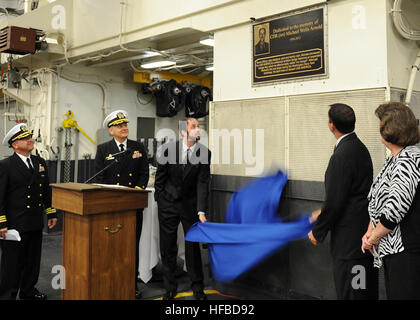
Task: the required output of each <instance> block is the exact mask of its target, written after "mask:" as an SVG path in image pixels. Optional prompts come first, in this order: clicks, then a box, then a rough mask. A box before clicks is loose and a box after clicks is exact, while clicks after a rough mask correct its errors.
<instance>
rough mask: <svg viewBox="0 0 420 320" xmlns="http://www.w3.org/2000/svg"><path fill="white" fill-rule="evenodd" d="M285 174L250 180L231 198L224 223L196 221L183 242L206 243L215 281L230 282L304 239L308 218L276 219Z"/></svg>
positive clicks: (308, 223) (285, 177)
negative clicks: (291, 243)
mask: <svg viewBox="0 0 420 320" xmlns="http://www.w3.org/2000/svg"><path fill="white" fill-rule="evenodd" d="M286 182H287V175H285V174H284V173H282V172H281V171H279V172H277V174H275V175H271V176H267V177H263V178H257V179H254V180H253V181H252V182H251V183H249V184H247V185H246V186H244V187H243V188H241V189H239V190H238V191H237V192H235V193H234V194H233V195H232V198H231V200H230V202H229V205H228V209H227V212H226V223H213V222H205V223H201V222H197V223H195V224H194V225H193V226H192V227H191V228H190V230H189V231H188V233H187V235H186V237H185V240H187V241H192V242H206V243H208V244H209V256H210V265H211V268H212V271H213V275H214V277H215V279H216V280H217V281H218V282H226V281H231V280H233V279H235V278H236V277H238V276H239V275H241V274H242V273H243V272H245V271H247V270H249V269H250V268H252V267H253V266H255V265H256V264H257V263H259V262H260V261H262V260H264V259H265V258H267V257H268V256H270V255H272V254H273V253H274V252H275V251H277V250H278V249H279V248H281V247H282V246H284V245H285V244H287V243H288V242H290V241H293V240H297V239H301V238H304V237H306V236H307V234H308V233H309V231H310V230H311V229H312V225H311V223H310V222H309V215H303V216H302V217H300V218H299V219H297V220H296V221H293V222H282V220H281V218H280V217H278V216H277V208H278V205H279V202H280V197H281V192H282V190H283V188H284V186H285V184H286Z"/></svg>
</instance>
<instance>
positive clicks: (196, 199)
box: [155, 118, 211, 300]
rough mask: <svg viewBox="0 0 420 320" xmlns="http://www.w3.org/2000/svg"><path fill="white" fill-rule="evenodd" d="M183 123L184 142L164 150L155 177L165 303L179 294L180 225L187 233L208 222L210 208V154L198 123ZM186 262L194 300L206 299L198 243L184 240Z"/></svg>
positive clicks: (171, 145) (194, 121)
mask: <svg viewBox="0 0 420 320" xmlns="http://www.w3.org/2000/svg"><path fill="white" fill-rule="evenodd" d="M182 124H183V125H181V130H180V132H181V134H182V136H183V139H182V140H181V141H178V142H169V143H167V144H165V145H163V146H162V147H161V148H162V149H161V150H160V154H159V156H158V159H157V162H158V169H157V172H156V178H155V199H156V201H157V203H158V217H159V231H160V232H159V234H160V252H161V257H162V265H163V280H164V286H165V289H166V294H165V295H164V299H165V300H169V299H173V298H174V297H175V296H176V291H177V283H176V279H175V270H176V260H177V229H178V225H179V222H181V223H182V226H183V229H184V233H185V234H186V233H187V232H188V230H189V229H190V227H191V226H192V225H193V224H194V223H195V222H198V221H201V222H205V221H206V213H207V209H208V196H209V183H210V156H211V154H210V151H209V150H208V149H207V148H206V147H205V146H204V145H202V144H200V143H198V142H197V141H198V140H199V138H200V131H199V124H198V121H197V120H196V119H193V118H188V119H187V121H186V122H185V121H184V122H183V123H182ZM182 126H184V127H182ZM185 260H186V265H187V272H188V275H189V277H190V279H191V289H192V290H193V292H194V297H195V299H197V300H206V299H207V297H206V295H205V294H204V292H203V289H204V283H203V280H204V277H203V268H202V262H201V253H200V247H199V244H198V243H195V242H189V241H185Z"/></svg>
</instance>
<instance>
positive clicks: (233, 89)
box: [214, 0, 388, 101]
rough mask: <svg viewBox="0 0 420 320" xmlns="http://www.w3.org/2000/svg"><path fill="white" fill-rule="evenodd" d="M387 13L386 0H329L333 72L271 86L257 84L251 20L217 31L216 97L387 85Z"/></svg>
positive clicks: (329, 60) (329, 55)
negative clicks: (310, 78)
mask: <svg viewBox="0 0 420 320" xmlns="http://www.w3.org/2000/svg"><path fill="white" fill-rule="evenodd" d="M274 13H275V12H272V14H274ZM279 13H280V12H279ZM386 15H387V13H386V2H385V1H383V0H364V1H360V0H358V1H356V0H347V1H330V2H328V5H327V25H326V28H327V30H328V32H327V43H326V46H325V50H326V52H327V59H326V60H327V63H328V69H329V71H328V72H329V76H328V77H327V78H325V79H315V80H314V79H313V80H303V81H302V80H295V81H293V82H290V81H289V82H281V83H278V84H276V85H270V86H259V87H252V56H251V55H252V49H251V48H252V47H251V46H252V45H251V43H252V32H251V28H252V25H251V23H250V24H247V25H240V26H237V27H233V28H227V29H224V30H221V31H216V32H215V35H214V38H215V49H214V66H215V71H214V100H215V101H217V100H219V101H225V100H235V99H249V98H265V97H273V96H288V95H300V94H309V93H320V92H332V91H342V90H356V89H367V88H378V87H386V86H387V84H388V79H387V72H388V71H387V28H386V26H387V17H386Z"/></svg>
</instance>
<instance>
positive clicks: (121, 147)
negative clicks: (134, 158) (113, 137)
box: [120, 143, 124, 151]
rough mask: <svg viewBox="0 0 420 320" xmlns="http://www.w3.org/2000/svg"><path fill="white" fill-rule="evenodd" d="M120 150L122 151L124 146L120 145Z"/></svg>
mask: <svg viewBox="0 0 420 320" xmlns="http://www.w3.org/2000/svg"><path fill="white" fill-rule="evenodd" d="M120 149H121V151H124V144H122V143H121V144H120Z"/></svg>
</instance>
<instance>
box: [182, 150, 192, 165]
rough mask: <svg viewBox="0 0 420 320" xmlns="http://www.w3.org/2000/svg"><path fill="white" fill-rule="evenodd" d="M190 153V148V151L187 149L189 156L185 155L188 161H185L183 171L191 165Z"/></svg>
mask: <svg viewBox="0 0 420 320" xmlns="http://www.w3.org/2000/svg"><path fill="white" fill-rule="evenodd" d="M190 151H191V149H190V148H188V149H187V154H186V155H185V156H186V158H187V159H184V163H183V165H182V168H183V169H185V168H186V167H187V164H189V163H190Z"/></svg>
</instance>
